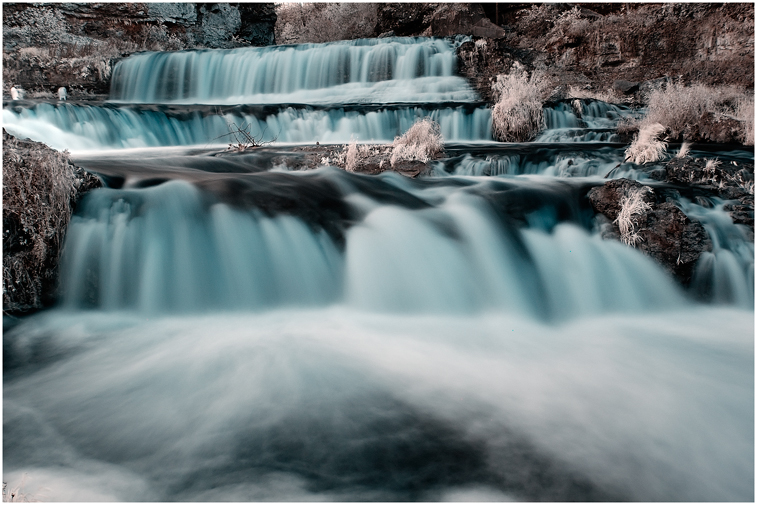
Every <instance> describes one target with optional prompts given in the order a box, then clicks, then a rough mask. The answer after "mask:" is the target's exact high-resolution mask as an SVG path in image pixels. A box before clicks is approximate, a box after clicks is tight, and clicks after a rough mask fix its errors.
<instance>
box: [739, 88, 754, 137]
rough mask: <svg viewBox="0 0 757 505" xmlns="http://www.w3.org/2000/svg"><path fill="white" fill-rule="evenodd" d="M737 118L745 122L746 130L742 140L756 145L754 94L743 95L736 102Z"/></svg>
mask: <svg viewBox="0 0 757 505" xmlns="http://www.w3.org/2000/svg"><path fill="white" fill-rule="evenodd" d="M736 119H738V120H739V121H742V122H743V127H744V131H743V134H742V138H741V141H742V142H743V143H744V144H745V145H748V146H753V145H754V96H743V97H742V98H740V99H739V100H737V102H736Z"/></svg>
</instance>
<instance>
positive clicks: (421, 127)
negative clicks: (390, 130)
mask: <svg viewBox="0 0 757 505" xmlns="http://www.w3.org/2000/svg"><path fill="white" fill-rule="evenodd" d="M392 147H393V149H392V157H391V159H390V160H389V162H390V163H391V165H392V166H395V165H396V164H397V163H398V162H400V161H414V160H417V161H422V162H423V163H426V162H427V161H429V160H431V159H433V158H435V157H436V156H437V155H439V154H441V153H442V152H443V151H444V138H442V134H441V130H440V127H439V123H437V122H436V121H433V120H432V119H430V118H427V117H425V118H423V119H419V120H418V121H416V122H415V124H413V126H411V127H410V129H409V130H407V131H406V132H405V133H404V135H402V136H400V137H396V138H395V139H394V142H393V143H392Z"/></svg>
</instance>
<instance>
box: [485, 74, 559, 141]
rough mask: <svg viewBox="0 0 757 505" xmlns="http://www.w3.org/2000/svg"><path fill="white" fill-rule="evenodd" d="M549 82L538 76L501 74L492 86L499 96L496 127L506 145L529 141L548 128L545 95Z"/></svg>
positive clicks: (493, 118)
mask: <svg viewBox="0 0 757 505" xmlns="http://www.w3.org/2000/svg"><path fill="white" fill-rule="evenodd" d="M545 85H546V82H545V79H544V78H543V77H542V76H540V75H538V74H536V73H534V74H532V75H531V78H528V77H527V75H526V73H525V72H524V73H522V74H510V75H498V76H497V82H496V83H495V84H494V86H493V87H492V89H493V91H494V94H495V96H498V97H499V99H498V100H497V103H496V105H494V109H492V128H493V129H494V134H495V136H496V137H497V139H498V140H500V141H502V142H527V141H529V140H531V139H533V138H534V137H535V136H536V134H537V133H539V131H540V130H541V129H542V128H543V127H544V113H543V112H542V95H543V91H544V88H545Z"/></svg>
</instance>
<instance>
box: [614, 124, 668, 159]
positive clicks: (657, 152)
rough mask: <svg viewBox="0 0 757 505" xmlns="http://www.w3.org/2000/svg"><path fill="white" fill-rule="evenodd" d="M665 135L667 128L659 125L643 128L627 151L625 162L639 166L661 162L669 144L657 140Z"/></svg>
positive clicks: (649, 125)
mask: <svg viewBox="0 0 757 505" xmlns="http://www.w3.org/2000/svg"><path fill="white" fill-rule="evenodd" d="M663 133H665V127H664V126H662V125H661V124H659V123H654V124H648V125H646V126H643V127H642V128H641V130H639V133H638V134H637V135H636V136H634V139H633V142H632V143H631V145H630V146H629V147H628V149H626V158H625V160H626V161H631V162H632V163H636V164H638V165H641V164H643V163H651V162H654V161H659V160H661V159H662V158H663V155H664V154H665V149H666V148H667V145H668V144H667V142H665V141H662V140H659V139H658V138H657V137H659V136H660V135H662V134H663Z"/></svg>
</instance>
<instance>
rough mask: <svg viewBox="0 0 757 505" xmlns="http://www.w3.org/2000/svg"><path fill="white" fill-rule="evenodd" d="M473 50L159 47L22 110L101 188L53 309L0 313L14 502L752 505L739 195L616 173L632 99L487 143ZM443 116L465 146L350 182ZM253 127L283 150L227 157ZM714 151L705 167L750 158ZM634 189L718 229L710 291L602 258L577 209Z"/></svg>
mask: <svg viewBox="0 0 757 505" xmlns="http://www.w3.org/2000/svg"><path fill="white" fill-rule="evenodd" d="M392 9H394V7H393V8H392ZM397 9H398V10H397V11H396V12H400V13H402V12H404V11H403V10H402V9H403V8H400V7H398V8H397ZM464 40H467V39H463V38H458V39H456V40H452V39H429V38H396V37H386V38H381V39H374V40H359V41H351V42H333V43H328V44H303V45H295V46H279V47H267V48H239V49H232V50H218V51H216V50H198V51H180V52H165V53H140V54H135V55H132V56H129V57H128V58H125V59H123V60H122V61H120V62H119V63H118V64H117V65H116V67H115V69H114V74H113V82H112V90H111V97H110V100H108V101H106V102H104V103H103V102H97V101H86V100H82V101H76V100H69V101H66V102H61V103H48V101H46V100H37V101H14V102H12V103H10V104H7V105H6V107H5V108H4V110H3V123H4V126H5V128H7V130H8V131H9V132H10V133H12V134H14V135H17V136H19V137H29V138H32V139H36V140H39V141H43V142H45V143H47V144H48V145H50V146H53V147H55V148H57V149H68V150H70V151H71V152H72V154H71V157H72V161H73V162H74V163H75V164H77V165H79V166H81V167H83V168H85V169H86V170H89V171H90V172H93V173H96V174H97V175H99V176H100V177H101V178H102V180H103V182H104V186H105V187H102V188H99V189H95V190H93V191H91V192H89V193H88V194H87V195H85V196H84V197H83V198H82V199H81V200H80V201H79V202H77V205H76V211H75V213H74V215H73V216H72V218H71V220H70V224H69V226H68V229H67V233H66V239H65V244H64V246H63V250H62V253H61V257H60V265H59V271H60V279H59V287H58V293H57V295H58V304H57V305H56V306H55V307H53V308H50V309H48V310H42V311H39V312H37V313H35V314H33V315H29V316H24V317H19V318H11V317H7V316H4V320H3V323H4V332H3V333H4V334H3V472H4V474H3V481H4V482H7V483H8V488H9V489H11V490H15V489H17V488H18V489H20V490H21V491H20V492H21V495H19V497H24V498H28V499H32V500H35V499H36V500H43V501H97V502H104V501H121V502H122V501H150V502H154V501H179V502H183V501H214V502H219V501H237V502H253V501H269V502H270V501H292V502H303V501H353V502H354V501H384V502H392V501H400V502H408V501H425V502H437V501H498V502H505V501H552V502H565V501H578V502H588V501H598V502H619V501H642V502H653V501H690V502H699V501H716V502H722V501H742V502H749V501H752V500H753V499H754V311H753V304H754V246H753V243H752V242H753V240H752V239H751V231H750V230H748V229H747V227H745V226H743V225H736V224H734V223H733V221H732V220H731V218H730V216H729V215H728V213H727V212H726V210H725V209H726V207H725V206H726V205H729V204H734V201H728V200H721V199H716V198H710V199H709V203H711V205H707V202H708V201H707V200H706V199H703V198H702V197H699V192H706V189H703V188H687V189H686V190H684V189H682V188H674V187H671V185H670V184H667V183H663V182H659V181H656V180H654V179H653V176H654V175H655V171H659V166H645V167H639V166H637V165H635V164H633V163H626V162H625V161H624V149H625V146H624V145H621V144H618V143H616V142H617V141H618V137H617V134H616V129H617V126H618V124H619V122H620V121H621V120H622V119H623V118H624V117H629V116H631V115H632V114H634V113H635V112H634V111H632V110H631V109H629V108H627V107H625V106H623V105H613V104H606V103H604V102H600V101H597V100H589V99H582V100H563V101H558V102H551V103H549V104H547V105H545V107H544V115H545V129H544V130H543V131H542V132H541V133H540V135H539V136H538V138H537V139H536V141H535V142H525V143H500V142H495V141H493V140H492V127H491V113H490V109H489V107H488V106H487V105H486V104H484V103H482V102H480V101H479V98H478V96H477V94H476V93H475V92H474V91H473V90H472V88H471V87H470V86H469V85H468V84H467V83H466V81H465V80H464V79H462V78H461V77H459V76H458V75H456V58H457V56H456V54H455V49H456V47H457V46H458V45H459V44H461V43H462V42H463V41H464ZM478 46H479V45H478V44H477V47H478ZM481 47H484V46H481ZM423 117H430V118H432V119H433V120H435V121H437V122H438V123H439V125H440V129H441V133H442V135H443V137H444V140H445V153H446V154H445V155H444V156H442V157H441V158H438V159H433V160H430V161H429V164H428V169H429V172H428V173H421V174H419V175H418V176H417V177H416V178H411V177H410V176H405V175H402V174H403V173H407V174H409V173H410V172H408V171H406V172H402V173H400V172H395V171H385V172H383V173H380V174H378V175H366V174H361V173H352V172H348V171H347V170H345V169H342V168H338V167H336V166H331V165H332V164H334V163H336V162H335V161H334V157H337V158H338V157H339V156H343V157H344V156H346V154H345V151H343V150H342V146H340V145H338V144H343V143H347V142H350V141H352V140H355V141H356V142H360V143H383V144H386V143H389V142H392V140H393V139H394V138H395V137H396V136H398V135H402V134H403V133H405V132H406V131H407V130H408V129H409V128H411V126H412V125H413V124H414V123H415V121H417V120H418V119H420V118H423ZM235 129H236V131H244V132H246V133H249V134H250V135H253V136H255V138H256V139H257V140H258V141H260V142H268V141H274V142H271V143H270V144H265V145H262V146H258V147H255V148H253V149H247V150H243V151H240V150H236V149H227V144H229V143H231V142H232V141H233V139H232V137H230V135H229V134H230V133H231V132H234V131H235ZM317 143H319V144H320V145H317ZM329 144H337V145H329ZM361 148H362V146H361ZM721 148H722V147H720V146H716V147H711V148H710V149H709V150H708V148H707V147H706V146H698V149H696V150H692V152H691V155H692V156H695V157H712V156H718V157H719V158H720V159H721V160H723V161H725V162H730V161H732V162H734V163H738V164H742V163H752V164H753V159H754V155H753V152H752V151H750V150H746V149H733V150H731V151H724V152H721V151H718V152H715V153H713V152H710V151H712V150H714V149H721ZM337 164H338V163H337ZM377 164H378V162H377ZM379 166H381V165H379ZM384 166H385V165H384ZM617 177H626V178H630V179H638V180H641V181H644V182H645V183H646V184H649V185H654V186H655V194H657V195H667V196H668V197H669V198H670V199H671V200H673V201H675V202H676V204H677V205H679V206H680V208H681V209H682V210H683V212H684V213H686V214H687V215H688V216H689V217H691V218H692V219H697V220H699V221H700V222H701V223H702V224H703V226H704V227H705V229H706V231H707V234H708V235H709V237H710V238H711V240H712V243H713V248H712V251H711V252H706V253H704V254H702V256H701V257H700V259H699V261H698V263H697V264H696V265H695V266H694V269H693V272H692V280H691V286H689V287H683V286H682V285H681V284H680V283H678V282H677V281H676V280H675V279H674V278H673V277H672V276H671V275H670V274H669V273H668V272H667V271H666V270H664V269H663V268H662V267H661V266H660V265H659V264H657V263H656V262H655V261H653V260H652V259H651V258H650V257H648V256H646V255H644V254H643V253H642V252H640V251H639V250H638V249H636V248H634V247H631V246H626V245H624V244H622V243H621V242H619V241H617V240H610V239H607V240H605V239H603V238H602V236H601V234H600V230H601V229H602V227H603V226H604V227H606V222H605V223H603V222H602V221H601V220H600V218H599V217H597V215H596V214H595V212H594V210H593V209H592V207H591V204H590V202H589V200H588V198H587V192H588V191H589V190H590V189H591V188H593V187H595V186H598V185H600V184H603V183H604V182H605V179H609V178H617ZM657 186H659V187H660V191H657ZM679 190H680V192H679ZM687 191H688V192H687ZM681 193H685V194H686V195H687V197H683V196H681V195H680V194H681ZM690 193H693V195H694V196H692V195H691V194H690ZM688 197H691V198H692V199H693V200H690V199H689V198H688ZM695 197H697V198H695Z"/></svg>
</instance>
